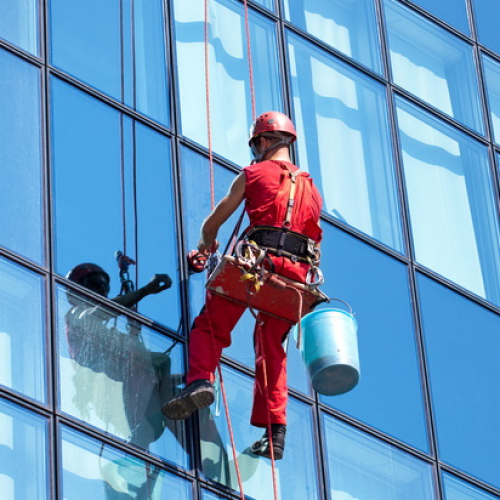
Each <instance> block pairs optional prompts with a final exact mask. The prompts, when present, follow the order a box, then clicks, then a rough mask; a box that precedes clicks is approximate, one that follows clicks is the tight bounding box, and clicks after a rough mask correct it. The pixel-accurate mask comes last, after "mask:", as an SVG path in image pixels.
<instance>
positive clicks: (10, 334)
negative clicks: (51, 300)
mask: <svg viewBox="0 0 500 500" xmlns="http://www.w3.org/2000/svg"><path fill="white" fill-rule="evenodd" d="M44 299H45V297H44V294H43V281H42V278H41V276H38V275H36V274H34V273H32V272H30V271H28V270H26V269H24V268H22V267H21V266H18V265H15V264H13V263H11V262H10V261H8V260H6V259H3V258H0V384H3V385H5V386H6V387H8V388H10V389H14V390H15V391H18V392H21V393H23V394H25V395H27V396H28V397H30V398H34V399H38V400H39V401H42V402H45V401H46V396H47V394H46V389H45V381H46V375H45V313H44V311H45V307H44V301H45V300H44Z"/></svg>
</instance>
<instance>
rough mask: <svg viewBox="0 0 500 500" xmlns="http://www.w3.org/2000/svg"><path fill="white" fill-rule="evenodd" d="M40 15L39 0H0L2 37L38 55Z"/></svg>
mask: <svg viewBox="0 0 500 500" xmlns="http://www.w3.org/2000/svg"><path fill="white" fill-rule="evenodd" d="M38 16H39V12H38V0H16V1H15V2H13V1H12V0H0V37H1V38H3V39H4V40H7V41H8V42H10V43H13V44H14V45H17V46H18V47H21V49H24V50H26V51H27V52H31V53H32V54H34V55H35V56H37V55H38V51H39V44H38ZM2 74H5V73H4V72H3V71H2ZM0 95H1V93H0Z"/></svg>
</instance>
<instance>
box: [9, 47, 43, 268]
mask: <svg viewBox="0 0 500 500" xmlns="http://www.w3.org/2000/svg"><path fill="white" fill-rule="evenodd" d="M0 74H1V75H2V78H1V79H0V115H1V117H2V118H1V120H0V165H1V168H0V245H2V246H4V247H7V248H9V249H10V250H13V251H15V252H18V253H20V254H22V255H24V256H25V257H28V258H29V259H32V260H35V261H37V262H39V263H43V261H44V259H45V257H44V250H43V240H42V237H43V223H42V213H43V209H42V199H41V189H42V186H41V184H42V175H41V163H42V160H41V137H40V134H41V132H40V129H41V117H40V114H41V113H40V109H41V104H40V71H39V70H38V68H36V67H35V66H32V65H31V64H28V63H26V62H24V61H22V60H21V59H19V58H18V57H16V56H14V55H11V54H9V53H8V52H7V51H5V50H3V49H0Z"/></svg>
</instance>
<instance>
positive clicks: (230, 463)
mask: <svg viewBox="0 0 500 500" xmlns="http://www.w3.org/2000/svg"><path fill="white" fill-rule="evenodd" d="M223 377H224V386H225V390H226V393H227V399H228V405H229V409H230V416H231V423H232V428H233V433H234V439H235V443H236V453H237V458H238V464H239V467H240V473H241V478H242V481H243V488H244V491H245V495H248V496H250V497H252V498H255V499H256V500H265V499H268V498H272V496H273V484H272V470H271V461H270V460H267V459H263V458H261V457H257V456H254V455H252V454H251V453H250V446H251V445H252V444H253V443H254V442H255V441H257V440H258V439H260V438H261V437H262V434H263V432H264V429H260V428H257V427H252V426H251V425H250V412H251V404H252V393H253V380H252V379H251V378H250V377H248V376H246V375H243V374H241V373H239V372H236V371H235V370H233V369H230V368H226V367H224V369H223ZM217 386H218V384H217ZM287 422H288V423H287V435H286V446H285V455H284V457H283V459H282V460H280V461H277V462H276V478H277V483H278V485H277V487H278V498H279V499H283V500H284V499H287V498H307V499H311V500H313V499H318V498H319V489H318V480H317V477H318V474H317V470H316V464H317V461H316V457H315V445H314V436H313V427H312V425H313V420H312V413H311V408H310V407H309V406H308V405H306V404H304V403H301V402H299V401H297V400H295V399H293V398H290V400H289V403H288V409H287ZM200 437H201V458H202V466H203V473H204V475H205V476H206V477H207V478H209V479H212V480H214V481H217V482H219V483H222V484H224V485H226V486H228V487H230V488H232V489H235V490H238V481H237V476H236V472H235V467H234V459H233V453H232V447H231V442H230V438H229V434H228V426H227V421H226V416H225V411H224V406H223V401H222V394H221V392H220V388H219V387H218V389H217V395H216V400H215V403H214V404H213V405H212V406H210V407H209V408H207V409H205V410H202V411H200ZM297 457H300V467H297Z"/></svg>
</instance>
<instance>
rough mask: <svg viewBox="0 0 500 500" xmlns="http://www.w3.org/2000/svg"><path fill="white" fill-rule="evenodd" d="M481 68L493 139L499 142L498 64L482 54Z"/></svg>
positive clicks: (499, 73) (499, 86)
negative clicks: (484, 80) (482, 69)
mask: <svg viewBox="0 0 500 500" xmlns="http://www.w3.org/2000/svg"><path fill="white" fill-rule="evenodd" d="M483 68H484V77H485V79H486V92H487V95H488V104H489V111H490V120H491V126H492V129H493V130H492V133H493V139H494V141H495V142H496V143H500V64H499V63H498V62H496V61H495V60H493V59H492V58H491V57H488V56H486V55H484V54H483Z"/></svg>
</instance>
